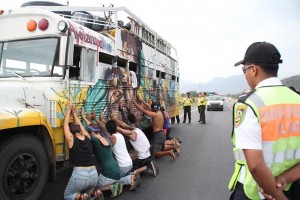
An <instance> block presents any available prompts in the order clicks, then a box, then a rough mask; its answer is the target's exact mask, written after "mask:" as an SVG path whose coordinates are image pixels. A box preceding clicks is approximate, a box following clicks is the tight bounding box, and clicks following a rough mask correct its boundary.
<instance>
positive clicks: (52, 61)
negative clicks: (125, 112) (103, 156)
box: [0, 1, 179, 200]
mask: <svg viewBox="0 0 300 200" xmlns="http://www.w3.org/2000/svg"><path fill="white" fill-rule="evenodd" d="M0 13H1V15H0V24H1V26H0V33H1V34H0V94H1V95H0V160H1V165H0V175H1V184H0V199H1V200H8V199H9V200H16V199H22V200H23V199H26V200H32V199H38V198H39V196H40V194H41V192H42V191H43V188H44V186H45V184H46V183H47V181H48V180H50V181H55V175H56V172H57V170H58V169H61V168H64V167H67V166H68V159H69V156H68V148H67V145H66V141H65V138H64V133H63V127H62V125H63V120H64V115H65V112H66V105H67V103H68V102H72V103H73V105H75V106H76V109H77V110H81V109H82V108H84V110H85V111H86V112H92V111H95V112H96V114H97V115H99V113H100V112H104V113H105V115H106V116H108V115H109V114H110V113H114V114H115V115H117V116H119V117H120V115H119V111H118V106H119V104H120V103H121V104H122V103H124V104H128V105H129V106H130V108H131V109H132V110H134V109H135V108H134V106H133V104H132V101H131V99H132V98H137V96H139V97H140V98H142V99H143V100H144V101H147V102H149V103H151V101H159V102H160V103H161V105H162V106H164V107H165V109H166V110H167V111H168V112H169V114H170V116H171V117H173V116H175V112H176V103H177V101H178V99H176V95H177V96H178V94H179V91H178V89H179V65H178V60H177V51H176V48H174V47H173V46H172V45H171V44H170V43H169V42H168V41H167V40H165V39H164V38H163V37H161V36H160V35H159V34H158V33H157V32H155V31H154V30H153V29H151V28H150V27H149V26H148V25H147V24H146V23H145V22H143V21H142V20H141V19H140V18H138V17H137V16H136V15H134V14H133V13H132V12H131V11H130V10H128V9H127V8H125V7H113V6H110V7H99V8H96V7H71V6H66V5H60V4H56V3H51V2H41V1H37V2H29V3H25V4H23V5H22V7H21V8H18V9H14V10H8V11H1V12H0ZM135 113H136V116H137V118H138V120H139V123H140V125H141V127H142V128H143V129H144V130H147V129H148V128H149V127H151V122H150V119H149V118H147V117H146V116H144V115H143V114H142V113H140V112H139V111H137V110H136V111H135Z"/></svg>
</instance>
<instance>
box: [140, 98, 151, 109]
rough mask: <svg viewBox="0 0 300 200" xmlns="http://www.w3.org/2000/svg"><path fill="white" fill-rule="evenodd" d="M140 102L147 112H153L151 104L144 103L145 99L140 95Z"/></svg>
mask: <svg viewBox="0 0 300 200" xmlns="http://www.w3.org/2000/svg"><path fill="white" fill-rule="evenodd" d="M138 100H139V101H140V102H141V103H142V105H143V106H144V108H145V109H146V110H151V106H150V104H148V103H147V102H145V101H143V99H142V98H141V97H140V96H139V95H138Z"/></svg>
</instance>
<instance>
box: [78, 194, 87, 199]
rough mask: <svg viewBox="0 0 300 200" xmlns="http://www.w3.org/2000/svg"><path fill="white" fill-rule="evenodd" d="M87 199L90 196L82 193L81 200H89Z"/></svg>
mask: <svg viewBox="0 0 300 200" xmlns="http://www.w3.org/2000/svg"><path fill="white" fill-rule="evenodd" d="M87 199H88V195H87V194H86V193H80V195H79V200H87Z"/></svg>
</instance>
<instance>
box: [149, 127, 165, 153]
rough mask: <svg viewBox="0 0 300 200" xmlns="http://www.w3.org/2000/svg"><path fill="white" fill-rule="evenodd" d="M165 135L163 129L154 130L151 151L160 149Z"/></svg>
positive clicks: (162, 147) (163, 143)
mask: <svg viewBox="0 0 300 200" xmlns="http://www.w3.org/2000/svg"><path fill="white" fill-rule="evenodd" d="M165 141H166V135H165V133H164V132H163V130H161V131H158V132H155V133H154V136H153V144H152V146H153V153H156V152H158V151H162V150H163V149H164V147H165Z"/></svg>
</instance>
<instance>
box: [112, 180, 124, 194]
mask: <svg viewBox="0 0 300 200" xmlns="http://www.w3.org/2000/svg"><path fill="white" fill-rule="evenodd" d="M122 191H123V185H122V183H121V182H116V183H114V184H112V185H111V197H116V196H118V195H120V194H121V193H122Z"/></svg>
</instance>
